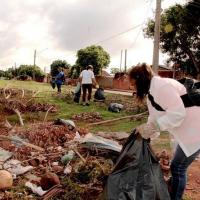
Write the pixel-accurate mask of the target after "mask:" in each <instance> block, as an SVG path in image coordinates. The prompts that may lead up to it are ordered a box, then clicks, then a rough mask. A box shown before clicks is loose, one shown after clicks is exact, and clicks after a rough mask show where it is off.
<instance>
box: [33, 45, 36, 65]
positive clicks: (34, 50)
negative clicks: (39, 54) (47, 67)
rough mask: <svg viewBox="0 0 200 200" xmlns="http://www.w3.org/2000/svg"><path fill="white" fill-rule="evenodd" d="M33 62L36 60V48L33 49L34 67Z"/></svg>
mask: <svg viewBox="0 0 200 200" xmlns="http://www.w3.org/2000/svg"><path fill="white" fill-rule="evenodd" d="M35 62H36V49H35V50H34V63H33V65H34V67H35Z"/></svg>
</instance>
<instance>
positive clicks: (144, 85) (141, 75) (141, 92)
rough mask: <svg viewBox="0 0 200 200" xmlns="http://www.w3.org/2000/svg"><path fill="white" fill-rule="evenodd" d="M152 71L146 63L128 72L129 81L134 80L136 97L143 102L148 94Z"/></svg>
mask: <svg viewBox="0 0 200 200" xmlns="http://www.w3.org/2000/svg"><path fill="white" fill-rule="evenodd" d="M152 77H153V71H152V69H151V67H150V66H149V65H147V64H146V63H142V64H138V65H136V66H133V67H132V68H131V70H130V71H129V79H130V80H131V79H134V80H135V86H136V90H137V91H136V95H137V98H138V99H139V100H143V99H144V97H145V96H146V95H147V93H148V92H149V88H150V83H151V78H152Z"/></svg>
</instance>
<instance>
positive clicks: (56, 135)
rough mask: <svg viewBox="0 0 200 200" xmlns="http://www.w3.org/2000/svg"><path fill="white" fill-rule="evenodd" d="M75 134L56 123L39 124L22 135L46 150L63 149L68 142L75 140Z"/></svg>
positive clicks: (73, 131)
mask: <svg viewBox="0 0 200 200" xmlns="http://www.w3.org/2000/svg"><path fill="white" fill-rule="evenodd" d="M75 134H76V131H75V130H70V129H69V128H68V127H67V126H64V125H55V124H54V123H38V124H35V125H33V126H31V127H30V128H28V129H26V130H24V131H22V132H21V133H20V135H22V136H24V137H26V138H27V139H28V140H29V141H30V142H31V143H33V144H34V145H37V146H39V147H42V148H45V149H46V148H48V147H54V148H56V147H59V146H61V147H63V146H64V144H65V143H66V142H68V141H71V140H73V138H74V137H75Z"/></svg>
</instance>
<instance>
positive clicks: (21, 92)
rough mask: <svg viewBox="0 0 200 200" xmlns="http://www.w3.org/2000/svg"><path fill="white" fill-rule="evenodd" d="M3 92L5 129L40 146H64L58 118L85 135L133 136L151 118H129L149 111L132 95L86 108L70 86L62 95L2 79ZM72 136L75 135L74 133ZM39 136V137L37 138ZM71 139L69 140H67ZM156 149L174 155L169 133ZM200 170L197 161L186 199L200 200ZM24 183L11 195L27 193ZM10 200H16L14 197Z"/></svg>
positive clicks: (0, 104) (0, 112) (0, 108)
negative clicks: (115, 109) (114, 106)
mask: <svg viewBox="0 0 200 200" xmlns="http://www.w3.org/2000/svg"><path fill="white" fill-rule="evenodd" d="M0 91H1V92H0V122H1V126H2V124H4V123H5V121H6V120H7V121H8V122H9V124H10V125H11V126H12V127H14V129H15V130H16V132H17V133H20V134H19V135H20V137H21V136H23V137H26V138H28V139H29V142H31V143H34V144H35V145H37V146H40V147H45V145H49V146H51V144H54V145H57V146H59V145H62V143H61V142H60V140H59V137H60V135H59V136H58V137H57V136H55V134H56V130H57V129H58V127H56V126H55V127H54V126H53V125H52V124H53V123H54V122H55V120H56V119H58V118H60V119H65V120H73V121H74V122H75V124H76V126H77V127H78V128H79V131H80V133H82V134H85V133H87V132H92V133H98V132H100V131H101V132H106V133H108V132H127V133H130V132H131V130H132V129H133V128H135V127H136V126H137V125H138V124H141V123H143V122H145V121H146V118H147V115H143V116H142V117H137V118H134V117H128V116H131V115H134V114H138V113H142V112H145V111H146V106H145V105H140V106H138V105H137V104H136V100H135V99H134V98H133V97H131V96H123V95H119V94H109V93H106V94H105V96H106V100H105V102H91V104H90V106H82V105H81V104H77V103H74V102H73V91H74V88H72V87H70V86H63V88H62V94H61V95H58V94H57V92H56V90H53V89H52V88H51V86H50V85H49V84H44V83H36V82H31V81H30V82H29V81H26V82H22V81H2V80H0ZM5 99H6V100H5ZM111 102H113V103H120V104H123V105H124V109H123V110H122V111H121V112H119V113H112V112H109V111H108V106H109V104H110V103H111ZM126 117H127V118H126ZM20 118H21V120H20ZM118 118H121V120H117V121H112V120H113V119H115V120H116V119H118ZM107 120H110V122H109V123H103V124H100V125H98V124H93V123H99V122H102V121H107ZM0 131H1V134H3V135H8V131H7V129H3V128H2V129H1V130H0ZM42 131H44V133H47V132H48V137H52V138H54V139H53V140H52V141H51V140H47V139H45V142H44V141H43V138H45V135H44V134H42V133H41V132H42ZM62 131H66V130H63V129H62V128H61V129H59V133H60V134H61V133H62ZM52 133H55V134H52ZM71 134H72V135H73V134H74V133H73V131H72V132H71ZM35 135H37V137H35ZM69 138H70V136H69ZM69 138H65V141H67V140H68V139H69ZM4 144H5V143H4ZM2 145H3V143H1V144H0V147H5V145H4V146H2ZM153 147H154V149H155V151H161V150H163V149H167V150H168V151H169V153H170V144H169V136H168V134H167V133H162V134H161V136H160V137H159V139H157V140H156V141H154V144H153ZM20 153H21V154H18V157H17V158H18V159H19V160H20V159H22V160H23V159H27V158H28V155H27V156H26V155H24V156H23V153H24V154H25V152H20ZM51 153H52V152H51ZM19 155H21V156H19ZM55 159H56V158H55ZM199 169H200V166H199V162H198V161H197V162H195V163H194V164H193V166H192V168H191V169H190V172H189V176H188V177H189V184H188V186H187V191H186V197H185V198H186V199H192V200H193V199H194V200H197V199H200V196H198V194H197V193H198V190H199V186H200V185H199V184H200V177H199V176H198V174H199V173H197V172H198V171H199ZM20 181H21V182H20ZM20 183H21V184H20ZM16 184H17V185H16ZM23 184H24V180H23V179H22V180H18V181H17V182H16V183H15V187H14V189H13V190H11V193H12V192H14V193H15V192H16V193H17V192H18V193H22V194H25V193H26V189H25V188H24V186H23ZM14 198H15V199H17V198H18V197H13V199H14ZM35 198H36V197H35ZM0 199H1V198H0ZM10 199H12V198H11V197H10ZM24 199H25V198H24ZM66 199H67V198H66Z"/></svg>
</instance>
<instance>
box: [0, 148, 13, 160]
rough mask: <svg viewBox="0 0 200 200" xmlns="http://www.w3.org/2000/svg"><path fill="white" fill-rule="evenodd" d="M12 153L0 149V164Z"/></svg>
mask: <svg viewBox="0 0 200 200" xmlns="http://www.w3.org/2000/svg"><path fill="white" fill-rule="evenodd" d="M12 155H13V153H11V152H9V151H6V150H4V149H3V148H1V147H0V164H1V163H3V162H5V161H6V160H8V159H9V158H11V157H12Z"/></svg>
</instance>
